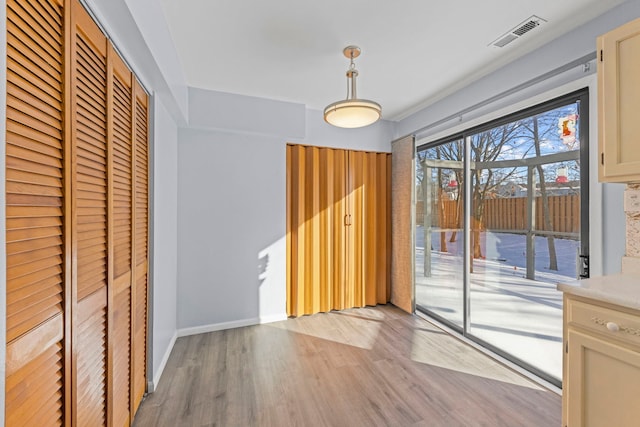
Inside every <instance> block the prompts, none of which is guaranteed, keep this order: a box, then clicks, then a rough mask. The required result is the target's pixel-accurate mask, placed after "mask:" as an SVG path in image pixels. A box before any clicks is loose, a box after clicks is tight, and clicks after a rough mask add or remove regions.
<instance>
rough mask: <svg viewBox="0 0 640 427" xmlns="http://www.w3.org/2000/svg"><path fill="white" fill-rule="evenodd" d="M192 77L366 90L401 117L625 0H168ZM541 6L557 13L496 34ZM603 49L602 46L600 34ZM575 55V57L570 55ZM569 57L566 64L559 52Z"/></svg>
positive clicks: (331, 97) (318, 94)
mask: <svg viewBox="0 0 640 427" xmlns="http://www.w3.org/2000/svg"><path fill="white" fill-rule="evenodd" d="M161 1H162V6H163V9H164V12H165V16H166V19H167V23H168V26H169V31H170V33H171V36H172V38H173V40H174V43H175V47H176V49H177V51H178V56H179V57H180V60H181V62H182V67H183V69H184V72H185V75H186V77H187V83H188V85H189V86H193V87H198V88H203V89H211V90H217V91H222V92H230V93H236V94H241V95H249V96H257V97H264V98H271V99H277V100H283V101H289V102H298V103H303V104H306V105H307V107H308V108H312V109H317V110H322V109H323V108H324V107H325V106H326V105H328V104H330V103H332V102H335V101H338V100H340V99H344V98H345V97H346V77H345V71H346V70H347V68H348V65H349V61H348V60H347V58H345V57H344V56H343V54H342V50H343V48H344V47H345V46H347V45H350V44H355V45H358V46H360V47H361V49H362V55H361V56H360V57H359V58H357V59H356V61H355V62H356V67H357V69H358V71H359V73H360V75H359V77H358V97H360V98H365V99H371V100H374V101H376V102H378V103H380V104H381V105H382V108H383V117H384V118H385V119H388V120H399V119H401V118H403V117H406V116H407V115H409V114H410V113H413V112H415V111H417V110H418V109H420V108H422V107H424V106H427V105H429V104H431V103H433V102H435V101H437V100H438V99H441V98H443V97H444V96H446V95H447V94H450V93H452V92H454V91H455V90H457V89H460V88H461V87H463V86H465V85H467V84H469V83H471V82H472V81H474V80H476V79H479V78H480V77H482V76H484V75H486V74H488V73H490V72H492V71H494V70H496V69H498V68H499V67H501V66H502V65H504V64H506V63H508V62H510V61H513V60H514V59H516V58H518V57H520V56H522V55H524V54H526V53H528V52H530V51H532V50H534V49H536V48H538V47H540V46H542V45H544V44H545V43H547V42H549V41H550V40H552V39H554V38H556V37H558V36H560V35H562V34H564V33H566V32H568V31H570V30H572V29H573V28H576V27H578V26H580V25H581V24H583V23H585V22H587V21H589V20H591V19H593V18H594V17H596V16H598V15H600V14H602V13H604V12H605V11H606V10H608V9H611V8H612V7H614V6H616V5H618V4H620V3H622V2H623V0H607V1H602V0H563V1H559V0H518V1H514V0H483V1H477V0H446V1H433V0H431V1H427V0H396V1H376V2H374V1H372V0H323V1H305V0H270V1H257V0H254V1H248V0H161ZM532 15H537V16H539V17H541V18H543V19H544V20H546V21H547V22H546V23H544V24H543V25H541V26H539V27H537V28H535V29H534V30H532V31H530V32H528V33H527V34H526V35H524V36H523V37H521V38H520V39H518V40H516V41H514V42H512V43H510V44H508V45H506V46H505V47H503V48H499V47H495V46H493V45H491V43H492V42H494V41H495V40H496V39H498V38H499V37H500V36H502V35H503V34H505V33H506V32H508V31H509V30H511V29H513V28H514V27H516V26H517V25H519V24H521V23H522V22H523V21H525V20H526V19H528V18H529V17H531V16H532ZM594 49H595V46H594ZM571 59H575V58H572V57H568V58H567V61H569V60H571ZM559 65H561V64H559Z"/></svg>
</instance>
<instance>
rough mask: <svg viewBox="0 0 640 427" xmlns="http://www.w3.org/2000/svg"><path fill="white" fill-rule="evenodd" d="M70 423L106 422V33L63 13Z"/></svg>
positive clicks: (80, 15)
mask: <svg viewBox="0 0 640 427" xmlns="http://www.w3.org/2000/svg"><path fill="white" fill-rule="evenodd" d="M71 40H72V42H71V82H72V86H71V93H72V99H71V116H70V121H71V156H72V166H71V187H72V194H73V202H72V208H71V221H72V223H71V230H72V248H73V256H72V264H71V268H72V283H71V289H72V296H71V304H72V307H71V312H72V315H73V322H72V344H73V362H72V364H73V365H72V366H73V369H72V375H73V391H72V393H73V397H72V402H73V408H74V411H73V422H74V424H78V425H94V426H99V425H104V424H105V423H106V421H107V404H108V403H107V375H108V372H107V326H108V320H107V319H108V317H107V310H108V309H107V291H108V287H107V284H108V268H107V260H108V256H107V255H108V254H107V243H108V242H107V188H108V178H107V39H106V37H105V36H104V34H102V32H101V31H100V29H99V28H98V27H97V25H96V24H95V23H94V22H93V20H92V19H91V17H90V16H89V15H88V14H87V13H86V11H85V10H84V8H83V7H82V6H81V5H80V3H78V2H73V6H72V13H71Z"/></svg>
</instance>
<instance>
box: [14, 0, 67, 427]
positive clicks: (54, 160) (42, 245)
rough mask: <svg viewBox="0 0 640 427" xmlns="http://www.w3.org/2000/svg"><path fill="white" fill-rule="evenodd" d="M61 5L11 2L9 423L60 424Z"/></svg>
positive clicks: (63, 360) (63, 250)
mask: <svg viewBox="0 0 640 427" xmlns="http://www.w3.org/2000/svg"><path fill="white" fill-rule="evenodd" d="M63 27H64V15H63V8H62V4H61V2H58V1H54V0H50V1H45V0H30V1H25V0H22V1H17V0H8V1H7V135H6V215H7V220H6V230H7V246H6V252H7V356H6V386H5V387H6V389H5V392H6V393H5V415H6V416H5V422H6V425H7V426H12V425H15V426H26V425H60V424H61V423H62V422H63V414H64V412H65V407H64V402H65V394H64V393H65V390H68V385H69V381H70V377H68V376H67V375H65V374H66V372H65V371H64V369H63V368H62V367H63V366H64V365H67V366H68V365H69V355H70V353H69V351H68V350H69V348H68V347H66V348H65V345H66V344H67V343H68V342H69V341H66V340H65V323H66V322H65V316H67V313H68V310H66V308H65V304H66V302H67V301H68V298H67V295H66V292H67V291H68V289H69V288H68V286H67V283H66V282H65V279H66V277H65V275H64V272H65V256H66V255H68V253H67V249H68V247H66V246H65V242H66V241H67V239H65V229H64V206H65V199H64V194H65V186H64V179H63V178H64V170H63V166H64V165H63V153H64V141H63V140H64V138H63V129H64V126H63V121H64V117H63V112H62V110H63V102H64V74H63V71H64V65H63V50H64V49H63V45H64V39H63Z"/></svg>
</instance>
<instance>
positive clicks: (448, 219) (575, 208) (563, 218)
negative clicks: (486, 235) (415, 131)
mask: <svg viewBox="0 0 640 427" xmlns="http://www.w3.org/2000/svg"><path fill="white" fill-rule="evenodd" d="M547 200H548V203H549V217H550V218H551V229H548V228H547V227H546V222H545V221H544V209H543V204H542V197H540V196H538V197H536V226H535V229H536V230H542V231H554V232H557V233H579V232H580V196H579V195H565V196H549V197H547ZM483 203H484V215H483V220H482V224H481V226H480V228H481V229H483V230H500V231H503V230H504V231H509V230H514V231H515V230H518V231H525V230H526V229H527V198H526V197H512V198H504V199H486V200H484V202H483ZM474 205H476V206H477V202H476V203H474ZM460 207H461V206H458V202H457V201H456V200H441V201H434V203H433V205H432V207H431V218H432V221H431V226H432V227H439V228H449V229H458V228H462V223H463V219H462V218H463V216H462V210H461V209H459V208H460ZM458 210H460V212H458ZM473 211H474V212H475V209H474V210H473ZM416 223H417V224H418V225H424V204H423V202H422V200H419V201H418V202H417V204H416Z"/></svg>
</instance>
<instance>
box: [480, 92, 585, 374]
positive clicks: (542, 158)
mask: <svg viewBox="0 0 640 427" xmlns="http://www.w3.org/2000/svg"><path fill="white" fill-rule="evenodd" d="M566 117H571V118H574V120H575V118H576V117H577V104H575V103H573V104H570V105H567V106H563V107H561V108H556V109H553V110H550V111H546V112H544V113H541V114H537V115H534V116H531V117H527V118H524V119H521V120H516V121H513V122H509V123H506V124H503V125H500V126H496V127H494V128H491V129H488V130H486V131H484V132H481V133H477V134H474V135H472V136H471V156H472V159H471V164H472V166H471V168H472V170H471V177H472V189H471V195H472V201H473V207H472V209H471V212H470V215H471V253H472V258H473V262H472V264H471V269H470V270H471V271H470V275H469V285H470V304H469V319H470V324H469V329H468V333H469V335H472V336H474V337H477V338H479V339H480V340H482V341H484V342H485V343H487V344H489V346H490V347H493V348H494V349H495V350H497V351H499V352H501V353H506V354H508V355H510V356H513V357H515V358H516V359H519V360H520V361H522V362H524V364H525V365H528V366H530V367H532V368H533V369H534V370H536V371H538V372H540V373H543V374H545V375H547V376H550V377H552V378H555V379H557V380H560V379H561V378H562V293H561V292H559V291H557V290H556V284H557V283H558V282H560V281H567V280H573V279H575V278H576V277H577V276H576V260H577V259H578V258H577V254H578V249H579V247H580V209H579V207H580V188H581V186H580V167H579V159H580V147H579V143H578V141H577V140H575V138H574V140H572V141H571V143H568V141H565V140H563V139H562V136H561V135H562V134H561V131H562V128H561V127H560V128H559V123H560V124H561V123H562V122H563V120H565V118H566Z"/></svg>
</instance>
